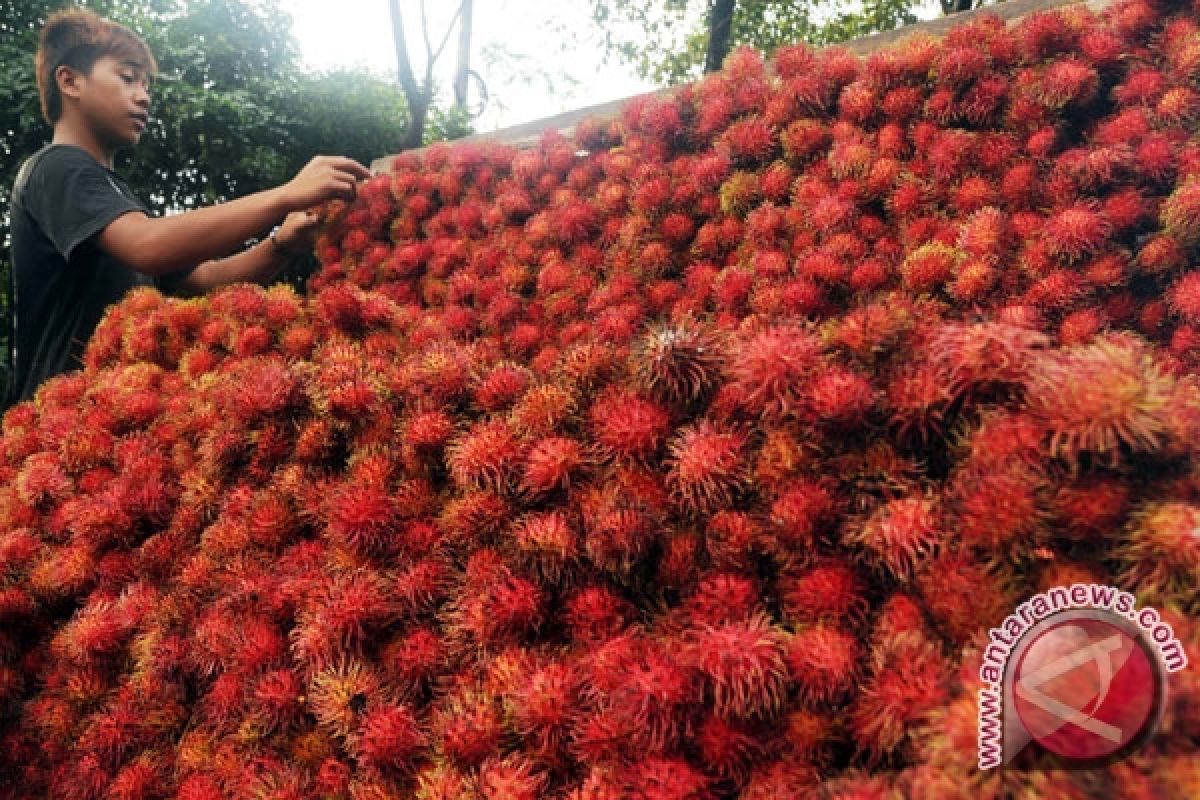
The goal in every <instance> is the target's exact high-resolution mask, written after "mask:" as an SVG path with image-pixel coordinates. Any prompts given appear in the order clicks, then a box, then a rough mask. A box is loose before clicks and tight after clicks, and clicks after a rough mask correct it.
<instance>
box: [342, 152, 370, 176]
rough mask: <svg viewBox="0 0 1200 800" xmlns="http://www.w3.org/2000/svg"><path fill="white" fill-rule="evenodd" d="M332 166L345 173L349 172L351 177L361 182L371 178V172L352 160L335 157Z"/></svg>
mask: <svg viewBox="0 0 1200 800" xmlns="http://www.w3.org/2000/svg"><path fill="white" fill-rule="evenodd" d="M334 166H335V167H337V168H339V169H341V170H343V171H345V172H349V173H350V174H351V175H353V176H354V177H356V178H361V179H363V180H366V179H367V178H369V177H371V170H369V169H367V168H366V167H364V166H363V165H362V164H360V163H358V162H357V161H355V160H354V159H353V158H346V157H344V156H335V157H334Z"/></svg>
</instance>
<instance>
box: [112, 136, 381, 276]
mask: <svg viewBox="0 0 1200 800" xmlns="http://www.w3.org/2000/svg"><path fill="white" fill-rule="evenodd" d="M369 176H370V172H369V171H368V170H367V168H366V167H364V166H362V165H361V164H359V163H358V162H356V161H353V160H351V159H349V158H341V157H336V156H318V157H317V158H314V159H313V160H312V161H310V162H309V163H308V165H307V166H306V167H304V169H302V170H301V171H300V172H299V173H298V174H297V175H296V177H295V178H293V179H292V180H290V181H288V182H287V183H285V184H284V185H282V186H279V187H276V188H274V189H268V190H266V191H264V192H258V193H257V194H252V195H247V196H246V197H241V198H238V199H237V200H231V201H229V202H228V203H222V204H220V205H215V206H209V207H207V208H198V209H196V210H195V211H187V212H184V213H182V214H175V215H172V216H169V217H159V218H152V217H148V216H146V215H145V214H139V213H129V214H124V215H122V216H120V217H118V218H117V219H115V220H113V221H112V222H111V223H109V224H108V226H107V227H106V228H105V229H104V230H103V231H101V232H100V234H99V236H98V237H97V240H96V241H97V244H99V246H100V248H101V249H102V250H104V251H105V252H107V253H108V254H109V255H111V256H113V257H114V258H116V259H118V260H119V261H121V262H122V263H124V264H127V265H128V266H129V267H131V268H132V269H135V270H137V271H138V272H141V273H144V274H146V275H151V276H154V277H159V276H162V275H167V274H170V273H172V272H177V271H179V270H182V269H184V268H186V267H188V266H190V265H193V264H200V265H201V266H204V264H203V262H206V261H211V260H212V259H218V258H222V257H223V256H226V255H228V254H229V253H232V252H233V251H235V250H237V249H238V248H239V247H241V246H242V243H243V242H245V241H246V240H247V239H249V238H250V237H252V236H254V235H256V234H259V233H261V232H262V231H263V230H265V229H267V228H269V227H271V226H272V225H274V224H276V223H278V222H279V221H280V220H281V219H283V217H284V215H286V214H287V213H288V212H289V211H298V210H301V209H304V208H308V207H310V206H314V205H316V204H318V203H321V202H323V201H325V200H328V199H330V198H334V197H344V198H347V199H352V198H353V197H354V193H355V183H356V182H357V181H358V180H359V179H365V178H367V177H369ZM254 249H255V250H257V249H258V248H254ZM246 258H247V263H246V264H245V265H243V266H242V267H239V268H238V269H250V268H251V267H253V266H254V265H255V263H256V260H257V259H261V258H262V255H261V254H258V255H256V256H247V257H246ZM225 260H226V261H227V260H228V259H225ZM235 263H236V262H235ZM199 270H200V267H196V269H195V270H193V273H194V272H197V271H199ZM209 271H210V270H205V272H209ZM189 277H190V276H189ZM201 278H203V274H202V275H201Z"/></svg>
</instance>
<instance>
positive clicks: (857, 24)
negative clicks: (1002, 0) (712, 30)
mask: <svg viewBox="0 0 1200 800" xmlns="http://www.w3.org/2000/svg"><path fill="white" fill-rule="evenodd" d="M971 2H972V3H973V5H974V6H979V5H983V4H984V2H986V0H971ZM591 4H592V19H593V20H594V21H595V22H596V24H597V25H598V26H599V28H600V30H601V34H602V38H603V43H604V47H605V50H606V51H607V53H608V55H609V56H611V57H616V58H619V59H621V60H622V61H624V62H626V63H628V64H630V65H631V66H633V68H634V69H635V70H636V71H637V73H638V74H639V75H640V76H641V77H643V78H647V79H650V80H653V81H654V82H656V83H659V84H661V85H674V84H678V83H686V82H687V81H690V80H695V79H697V78H699V77H700V74H701V72H702V71H703V68H704V55H705V49H706V47H707V44H708V10H709V8H710V7H711V4H712V0H655V2H645V0H591ZM952 7H953V0H941V2H940V3H939V4H936V5H935V4H932V3H931V2H929V1H928V0H924V2H923V1H922V0H737V4H736V5H735V7H734V13H733V25H732V31H731V45H732V46H734V47H736V46H737V45H742V44H749V45H752V46H754V47H756V48H758V49H759V50H762V51H764V52H771V51H772V50H774V49H776V48H777V47H779V46H780V45H784V44H794V43H796V42H808V43H809V44H812V45H818V46H819V45H829V44H836V43H838V42H845V41H848V40H850V39H857V38H859V37H861V36H866V35H868V34H872V33H878V32H880V31H888V30H893V29H895V28H898V27H900V26H902V25H908V24H911V23H913V22H916V21H917V20H918V19H919V18H920V16H921V13H922V12H924V13H925V15H926V16H928V15H929V14H936V13H941V12H945V11H947V10H948V9H950V8H952Z"/></svg>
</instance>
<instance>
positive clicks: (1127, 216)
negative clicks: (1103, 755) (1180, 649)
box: [0, 0, 1200, 800]
mask: <svg viewBox="0 0 1200 800" xmlns="http://www.w3.org/2000/svg"><path fill="white" fill-rule="evenodd" d="M1197 124H1200V9H1198V8H1196V7H1194V6H1192V5H1189V4H1188V3H1183V2H1168V0H1121V2H1118V3H1116V4H1113V5H1110V6H1108V7H1106V8H1105V9H1104V10H1102V11H1096V10H1092V9H1090V8H1089V7H1087V6H1084V5H1074V6H1068V7H1064V8H1061V9H1059V10H1055V11H1045V12H1039V13H1035V14H1032V15H1030V16H1027V17H1025V18H1023V19H1021V20H1019V21H1018V22H1016V23H1013V24H1011V25H1006V24H1005V23H1004V22H1002V21H1001V20H1000V19H999V18H997V17H994V16H989V15H986V14H985V15H981V16H975V17H973V18H972V19H971V21H970V22H969V23H967V24H965V25H962V26H960V27H958V28H956V29H954V30H952V31H951V32H950V33H948V34H947V35H946V37H945V38H944V39H940V40H939V39H933V38H929V37H927V36H923V35H915V36H912V37H910V38H908V39H906V40H904V41H902V42H900V43H899V44H897V45H895V46H892V47H890V48H889V49H886V50H881V51H878V52H875V53H873V54H871V55H870V56H868V57H866V58H865V59H860V58H859V57H857V56H854V55H852V54H851V53H850V52H848V51H847V50H844V49H839V48H828V49H825V50H811V49H809V48H807V47H804V46H795V47H786V48H783V49H782V50H780V51H779V52H777V53H776V54H775V55H774V58H773V60H772V61H771V62H770V63H769V64H768V63H767V62H766V61H764V59H763V58H762V57H760V56H759V55H757V54H756V53H754V52H752V51H750V50H745V49H742V50H738V51H736V52H734V53H733V54H732V55H731V56H730V57H729V59H728V61H727V63H726V65H725V68H724V69H723V70H722V71H721V72H719V73H716V74H712V75H709V76H707V77H705V78H704V79H703V80H701V81H700V82H698V83H696V84H693V85H690V86H686V87H683V88H682V89H680V90H678V91H676V92H674V93H673V94H670V95H657V96H649V97H643V98H637V99H634V100H631V101H630V102H629V103H628V104H627V105H626V106H625V108H624V111H623V113H622V114H621V115H620V117H619V118H617V119H609V120H589V121H586V122H583V123H580V124H579V125H578V126H577V127H576V128H575V129H574V130H573V131H572V132H571V133H570V135H564V134H562V133H559V132H555V131H550V132H548V133H546V134H545V135H544V136H543V137H542V138H541V139H540V141H539V142H538V143H537V145H536V146H534V147H531V148H528V149H524V150H517V149H515V148H512V147H508V146H503V145H498V144H489V143H475V142H467V143H462V144H458V145H454V144H450V145H446V144H440V145H435V146H433V147H430V148H428V149H426V150H424V151H422V152H420V153H411V154H404V155H401V156H399V157H398V158H397V159H396V160H395V162H394V165H393V166H392V168H391V170H390V171H389V172H388V173H387V174H380V175H377V176H375V177H374V178H372V179H371V180H369V181H368V182H366V183H365V184H363V185H362V186H361V187H360V191H359V192H358V197H357V199H356V200H355V201H354V202H353V203H352V204H345V203H341V202H338V203H332V204H330V205H329V206H327V207H326V208H325V209H324V210H323V212H322V213H323V229H322V231H323V232H322V234H321V236H320V239H319V242H318V247H317V255H318V256H319V258H320V260H321V262H322V265H323V266H322V269H321V271H320V272H319V273H318V274H316V275H315V276H314V277H313V278H312V279H311V281H310V285H309V289H308V292H307V293H306V294H305V295H303V296H301V295H299V294H297V293H295V292H293V291H292V290H290V289H288V288H285V287H282V286H275V287H271V288H268V289H263V288H259V287H252V286H246V285H239V286H233V287H229V288H225V289H222V290H219V291H216V292H213V293H212V294H210V295H209V296H207V297H203V298H199V299H190V300H177V299H168V298H164V297H163V296H161V295H159V294H157V293H156V292H154V291H152V290H139V291H137V292H135V293H133V294H132V295H130V296H129V297H128V298H127V299H126V300H125V301H124V302H122V303H121V304H120V305H118V306H115V307H113V308H112V309H111V310H110V311H109V313H108V315H107V316H106V317H105V319H104V321H103V322H102V323H101V325H100V327H99V328H98V330H97V331H96V333H95V336H94V338H93V339H92V341H91V342H90V344H89V347H88V350H87V355H86V368H85V369H83V370H82V371H80V372H76V373H71V374H67V375H64V376H61V377H58V378H55V379H53V380H51V381H49V382H48V383H46V384H45V385H44V386H43V387H42V388H41V390H40V391H39V392H38V394H37V396H36V398H35V399H34V400H33V401H32V402H29V403H24V404H21V405H18V406H16V407H14V408H12V409H11V410H9V411H8V412H7V414H6V415H5V416H4V420H3V431H2V436H0V798H29V797H53V798H57V799H60V800H101V799H110V798H111V799H112V800H155V799H157V798H178V799H179V800H219V799H221V798H230V799H232V798H262V799H263V800H265V799H266V798H271V799H272V800H285V799H288V800H290V799H292V798H295V799H296V800H300V798H323V799H324V800H377V799H378V800H382V798H417V799H418V800H451V799H452V798H453V799H455V800H463V799H466V798H483V799H486V800H501V799H502V798H503V800H534V798H555V799H556V800H610V799H611V800H616V799H617V798H637V799H639V800H722V799H724V798H735V797H740V798H747V799H754V800H760V799H762V798H810V797H811V798H829V799H832V798H847V799H848V798H884V797H914V798H959V797H961V798H1035V797H1072V798H1073V797H1081V798H1082V797H1116V796H1122V797H1131V798H1133V797H1136V798H1195V797H1197V796H1200V770H1198V769H1197V763H1198V762H1200V758H1198V750H1200V711H1198V709H1200V681H1198V680H1197V672H1196V668H1195V664H1196V663H1197V662H1198V661H1200V623H1198V621H1197V614H1198V613H1200V589H1198V581H1197V576H1198V575H1200V538H1198V537H1200V272H1198V271H1196V267H1195V264H1196V263H1197V262H1198V259H1197V256H1198V248H1200V136H1198V135H1197V134H1198V133H1200V129H1198V128H1197ZM1080 581H1084V582H1098V583H1109V584H1114V585H1117V586H1120V587H1123V588H1125V589H1128V590H1129V591H1131V592H1133V593H1134V594H1135V595H1136V596H1137V598H1138V601H1139V602H1140V603H1142V604H1147V605H1153V606H1154V607H1155V608H1156V609H1158V610H1159V611H1160V613H1161V614H1162V616H1163V618H1164V619H1165V620H1166V621H1168V622H1169V623H1170V625H1171V626H1172V628H1173V630H1174V632H1175V634H1176V635H1177V636H1178V637H1179V639H1180V640H1181V641H1182V642H1183V644H1184V647H1185V648H1186V650H1187V653H1188V657H1189V659H1190V662H1191V664H1192V666H1191V667H1189V668H1188V669H1187V670H1185V671H1183V672H1180V673H1176V674H1173V675H1171V677H1170V680H1169V685H1168V696H1167V705H1166V707H1165V708H1164V709H1163V718H1162V722H1161V726H1160V733H1159V735H1157V736H1156V737H1155V738H1153V739H1152V740H1151V741H1150V742H1149V743H1148V744H1147V745H1146V746H1145V747H1144V748H1142V749H1141V750H1139V751H1137V752H1136V753H1135V754H1133V755H1132V756H1131V757H1129V758H1127V759H1125V760H1124V761H1121V762H1118V763H1114V764H1112V765H1110V766H1108V767H1106V768H1103V769H1096V770H1088V771H1070V770H1061V769H1055V768H1054V767H1055V766H1056V764H1055V763H1054V762H1052V761H1051V760H1050V759H1049V757H1048V756H1046V755H1044V754H1042V755H1036V756H1035V758H1034V759H1033V768H1032V769H1028V770H1021V771H1016V770H1007V771H991V772H980V771H979V770H978V769H977V767H976V759H977V752H976V741H977V739H976V725H977V711H976V700H977V691H978V688H979V683H978V681H979V679H978V677H977V675H978V666H979V662H980V657H981V656H980V650H981V647H982V646H983V645H984V644H985V643H986V641H987V631H988V629H989V628H991V627H993V626H996V625H997V624H998V623H1000V622H1001V621H1002V620H1003V618H1004V617H1005V616H1006V615H1007V614H1008V613H1010V612H1011V611H1012V610H1013V609H1014V608H1015V607H1016V605H1017V604H1018V603H1020V602H1021V601H1022V600H1024V599H1025V598H1027V597H1029V596H1030V595H1032V594H1033V593H1035V592H1037V591H1040V590H1043V589H1046V588H1049V587H1052V586H1059V585H1070V584H1072V583H1075V582H1080Z"/></svg>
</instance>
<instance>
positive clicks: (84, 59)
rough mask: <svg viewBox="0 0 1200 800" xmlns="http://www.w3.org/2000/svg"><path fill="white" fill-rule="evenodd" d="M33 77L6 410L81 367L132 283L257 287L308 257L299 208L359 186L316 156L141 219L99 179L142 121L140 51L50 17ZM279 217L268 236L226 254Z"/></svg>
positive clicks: (175, 289)
mask: <svg viewBox="0 0 1200 800" xmlns="http://www.w3.org/2000/svg"><path fill="white" fill-rule="evenodd" d="M36 68H37V82H38V90H39V93H40V95H41V103H42V113H43V115H44V116H45V118H46V120H47V121H48V122H49V123H50V124H51V125H53V126H54V138H53V141H52V142H51V144H49V145H47V146H46V147H44V148H42V149H41V150H40V151H38V152H37V153H35V154H34V155H33V156H31V157H30V158H29V160H28V161H26V162H25V163H24V164H23V165H22V167H21V169H20V171H19V172H18V173H17V179H16V182H15V184H14V187H13V194H12V205H11V219H12V267H13V284H14V297H13V298H12V299H11V302H12V308H13V317H14V326H13V327H14V330H13V345H14V356H13V376H12V380H10V386H9V392H8V396H7V398H5V400H6V401H7V402H6V405H11V404H12V403H16V402H20V401H23V400H28V399H29V398H31V397H32V396H33V394H34V392H35V391H36V389H37V387H38V386H39V385H40V384H41V383H42V382H43V381H45V380H46V379H47V378H50V377H51V376H53V375H57V374H59V373H61V372H65V371H67V370H70V369H76V368H78V367H79V366H81V356H82V354H83V350H84V347H85V345H86V343H87V340H88V339H89V338H90V337H91V335H92V333H93V331H94V330H95V327H96V325H97V323H98V322H99V321H100V317H101V316H102V315H103V313H104V310H105V309H106V308H107V307H108V306H109V305H110V304H112V303H116V302H119V301H120V300H121V298H122V297H123V296H124V295H125V294H126V292H127V291H128V290H129V289H131V288H132V287H134V286H139V285H146V284H153V285H155V286H158V287H159V288H160V289H161V290H163V291H164V292H172V293H175V294H182V295H194V294H200V293H203V292H206V291H208V290H209V289H213V288H215V287H218V286H223V285H225V284H229V283H236V282H240V281H250V282H258V283H266V282H267V281H269V280H270V279H271V278H273V277H274V276H275V275H276V274H278V272H279V271H280V270H281V269H282V268H283V267H284V266H286V265H287V262H288V259H289V257H290V256H292V255H295V254H299V253H300V252H302V251H303V250H304V249H306V248H308V247H310V246H311V244H312V239H313V236H314V234H315V225H316V219H315V216H314V215H313V214H312V213H311V212H306V211H304V209H308V208H310V207H312V206H314V205H316V204H318V203H321V202H322V201H324V200H327V199H330V198H333V197H345V198H347V199H352V198H353V197H354V193H355V183H356V181H358V180H360V179H364V178H366V177H368V175H369V172H368V171H367V169H366V168H365V167H363V166H362V165H361V164H358V163H357V162H355V161H352V160H350V159H348V158H338V157H325V156H321V157H317V158H315V159H313V160H312V161H311V162H309V164H308V165H307V166H305V168H304V169H303V170H301V171H300V172H299V174H297V175H296V177H295V178H293V179H292V180H291V181H289V182H288V183H286V184H284V185H282V186H279V187H276V188H274V189H270V190H267V191H264V192H259V193H257V194H253V195H248V196H246V197H242V198H239V199H237V200H233V201H231V202H228V203H224V204H221V205H217V206H211V207H209V208H202V209H197V210H195V211H189V212H186V213H182V214H177V215H173V216H169V217H161V218H152V217H150V216H149V215H148V213H147V211H148V209H147V208H146V206H145V205H144V204H143V203H142V202H141V201H140V200H138V198H137V197H136V196H135V195H134V194H133V192H132V191H130V189H129V187H128V186H127V185H126V184H125V182H124V181H123V180H121V178H120V177H119V176H118V175H117V174H116V173H115V172H113V157H114V155H115V154H116V152H117V151H118V150H119V149H121V148H123V147H131V146H133V145H135V144H137V142H138V140H139V139H140V138H141V136H142V133H143V132H144V131H145V130H146V124H147V122H148V120H149V111H150V95H149V81H150V79H151V78H152V77H153V76H154V74H155V71H156V69H157V65H156V63H155V61H154V56H153V55H152V54H151V53H150V50H149V48H148V47H147V45H146V43H145V42H144V41H143V40H142V39H141V38H140V37H138V36H137V34H135V33H133V32H132V31H130V30H129V29H127V28H125V27H123V26H121V25H118V24H116V23H114V22H111V21H110V20H106V19H104V18H102V17H99V16H97V15H96V14H95V13H93V12H91V11H86V10H68V11H62V12H58V13H56V14H54V15H52V16H51V17H50V18H49V19H48V20H47V21H46V26H45V28H44V29H43V30H42V33H41V39H40V42H39V46H38V52H37V58H36ZM285 217H286V218H285ZM281 220H282V225H279V227H277V228H276V229H275V230H274V231H273V232H272V234H271V236H270V237H269V238H268V239H266V240H264V241H263V242H261V243H260V244H258V245H256V246H254V247H252V248H249V249H247V250H244V251H243V252H237V253H236V255H230V254H231V253H235V252H236V251H237V250H238V249H239V248H240V247H241V245H242V243H244V242H245V241H246V240H247V239H249V238H250V237H252V236H254V235H256V234H261V233H262V232H263V231H264V230H265V229H267V228H270V227H271V226H272V225H276V224H278V223H280V221H281Z"/></svg>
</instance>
